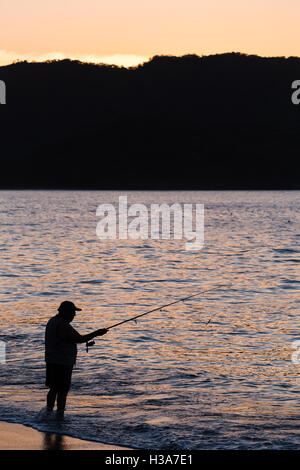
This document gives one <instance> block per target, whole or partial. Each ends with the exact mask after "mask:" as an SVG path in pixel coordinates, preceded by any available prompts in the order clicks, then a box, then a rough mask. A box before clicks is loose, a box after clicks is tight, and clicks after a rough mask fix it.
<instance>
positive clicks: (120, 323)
mask: <svg viewBox="0 0 300 470" xmlns="http://www.w3.org/2000/svg"><path fill="white" fill-rule="evenodd" d="M220 287H224V284H219V285H218V286H216V287H212V288H211V289H206V290H202V291H200V292H197V293H196V294H192V295H189V296H188V297H184V298H183V299H178V300H175V301H174V302H170V303H169V304H165V305H161V306H160V307H156V308H153V309H152V310H149V311H148V312H145V313H140V314H139V315H136V316H135V317H132V318H128V319H127V320H123V321H120V322H119V323H115V324H114V325H111V326H109V327H107V328H105V329H106V330H110V329H111V328H115V327H116V326H119V325H123V323H126V322H128V321H131V320H135V319H136V318H139V317H143V316H144V315H148V313H152V312H157V311H158V310H162V309H163V308H166V307H170V306H171V305H175V304H178V303H179V302H183V301H185V300H188V299H191V298H192V297H196V296H197V295H200V294H204V293H205V292H210V291H213V290H216V289H219V288H220Z"/></svg>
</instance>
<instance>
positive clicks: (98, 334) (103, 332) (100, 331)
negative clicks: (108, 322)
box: [97, 328, 108, 336]
mask: <svg viewBox="0 0 300 470" xmlns="http://www.w3.org/2000/svg"><path fill="white" fill-rule="evenodd" d="M107 332H108V330H107V329H106V328H102V329H101V330H97V336H103V335H105V334H106V333H107Z"/></svg>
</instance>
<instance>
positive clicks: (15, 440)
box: [0, 421, 131, 450]
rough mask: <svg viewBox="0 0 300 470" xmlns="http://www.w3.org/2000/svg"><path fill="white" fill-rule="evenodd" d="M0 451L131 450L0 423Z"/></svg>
mask: <svg viewBox="0 0 300 470" xmlns="http://www.w3.org/2000/svg"><path fill="white" fill-rule="evenodd" d="M0 450H131V448H129V447H123V446H117V445H113V444H105V443H102V442H95V441H89V440H86V439H80V438H77V437H71V436H68V435H66V434H60V433H56V432H50V431H49V432H47V431H38V430H36V429H34V428H32V427H30V426H25V425H24V424H20V423H10V422H7V421H0Z"/></svg>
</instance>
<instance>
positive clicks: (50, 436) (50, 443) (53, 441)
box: [43, 432, 66, 450]
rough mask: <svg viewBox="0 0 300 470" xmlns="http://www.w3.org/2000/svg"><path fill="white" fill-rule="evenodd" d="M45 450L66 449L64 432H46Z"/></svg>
mask: <svg viewBox="0 0 300 470" xmlns="http://www.w3.org/2000/svg"><path fill="white" fill-rule="evenodd" d="M43 449H44V450H66V446H65V444H64V436H63V435H62V434H57V433H51V432H45V433H44V446H43Z"/></svg>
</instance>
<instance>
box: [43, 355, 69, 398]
mask: <svg viewBox="0 0 300 470" xmlns="http://www.w3.org/2000/svg"><path fill="white" fill-rule="evenodd" d="M72 371H73V366H65V365H63V364H50V363H49V362H46V386H47V387H49V388H56V389H57V390H58V391H64V392H68V391H69V389H70V386H71V377H72Z"/></svg>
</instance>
